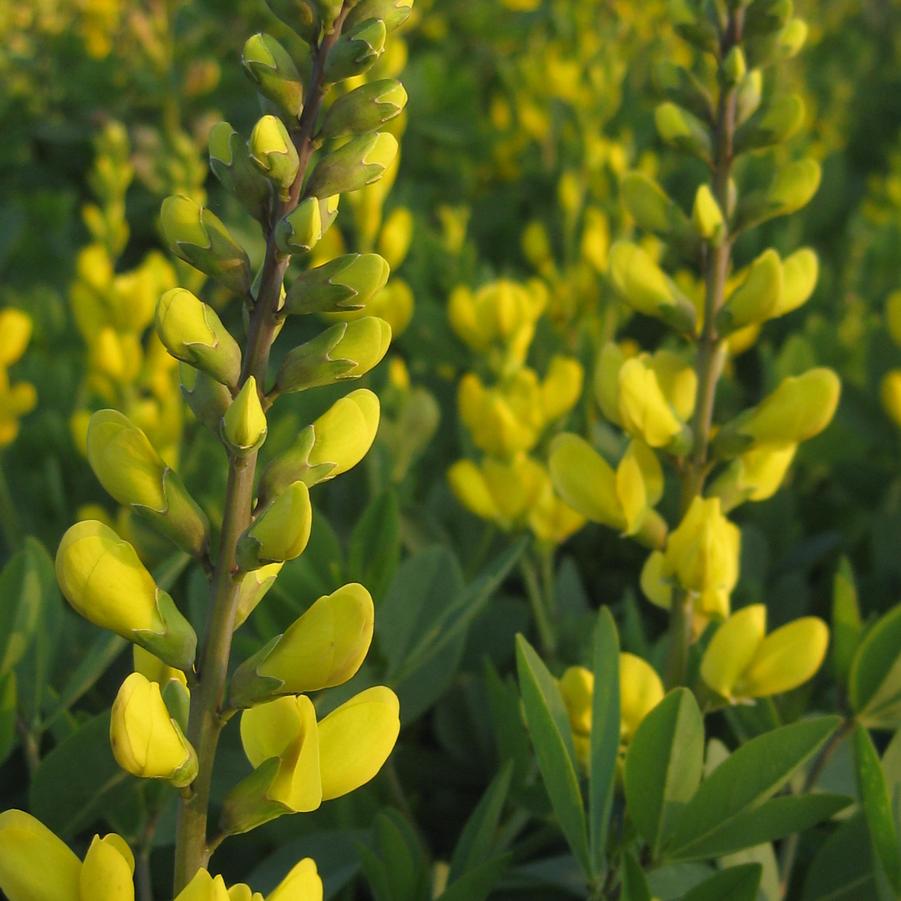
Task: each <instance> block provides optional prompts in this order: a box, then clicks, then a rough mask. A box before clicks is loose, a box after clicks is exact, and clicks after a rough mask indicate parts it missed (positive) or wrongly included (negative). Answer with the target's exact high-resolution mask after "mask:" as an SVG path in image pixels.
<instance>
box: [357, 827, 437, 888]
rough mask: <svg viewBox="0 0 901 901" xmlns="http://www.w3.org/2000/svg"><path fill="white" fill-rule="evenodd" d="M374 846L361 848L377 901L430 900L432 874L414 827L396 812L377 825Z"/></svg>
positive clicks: (365, 867)
mask: <svg viewBox="0 0 901 901" xmlns="http://www.w3.org/2000/svg"><path fill="white" fill-rule="evenodd" d="M372 829H373V835H374V842H373V845H374V847H373V848H372V849H370V848H367V847H365V846H363V845H360V846H359V847H358V849H357V850H358V852H359V854H360V859H361V861H362V865H363V872H364V873H365V875H366V878H367V879H368V880H369V885H370V888H371V889H372V892H373V895H374V896H375V898H376V899H377V901H396V899H398V898H404V899H409V901H426V899H428V898H429V897H430V893H429V891H428V885H429V873H428V866H427V863H426V858H425V852H424V851H423V848H422V844H421V843H420V841H419V838H418V837H417V835H416V832H415V831H414V829H413V827H412V826H411V825H410V823H408V822H407V820H406V819H405V818H404V817H403V816H401V814H399V813H398V812H397V811H395V810H388V811H386V812H385V813H381V814H379V816H378V817H376V819H375V822H374V823H373V827H372Z"/></svg>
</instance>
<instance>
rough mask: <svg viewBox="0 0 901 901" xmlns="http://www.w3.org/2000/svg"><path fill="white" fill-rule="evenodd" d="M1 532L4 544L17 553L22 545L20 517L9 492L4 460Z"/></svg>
mask: <svg viewBox="0 0 901 901" xmlns="http://www.w3.org/2000/svg"><path fill="white" fill-rule="evenodd" d="M0 531H2V533H3V542H4V544H6V546H7V548H8V549H9V551H10V553H14V552H15V551H17V550H18V549H19V547H20V546H21V543H22V532H21V529H20V528H19V516H18V514H17V513H16V505H15V504H14V503H13V498H12V494H11V492H10V490H9V482H7V480H6V473H5V472H4V469H3V461H2V460H0Z"/></svg>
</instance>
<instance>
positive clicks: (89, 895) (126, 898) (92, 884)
mask: <svg viewBox="0 0 901 901" xmlns="http://www.w3.org/2000/svg"><path fill="white" fill-rule="evenodd" d="M134 869H135V861H134V855H133V854H132V852H131V849H130V848H129V847H128V845H127V843H126V842H125V840H124V839H122V838H121V837H120V836H118V835H116V834H114V833H113V834H110V835H107V836H105V837H103V838H101V837H100V836H99V835H95V836H94V839H93V841H92V842H91V845H90V847H89V848H88V852H87V854H86V855H85V859H84V862H82V861H80V860H79V859H78V858H77V857H76V856H75V854H74V853H73V852H72V851H71V850H70V849H69V847H68V845H66V844H65V843H64V842H63V841H62V840H61V839H59V838H57V837H56V836H55V835H54V834H53V833H52V832H51V831H50V830H49V829H48V828H47V827H46V826H44V824H43V823H41V822H40V821H39V820H37V819H35V818H34V817H33V816H31V814H28V813H25V812H24V811H22V810H6V811H4V812H3V813H0V890H2V891H3V893H4V894H5V896H6V897H7V898H8V899H9V901H134V897H135V890H134V882H133V874H134Z"/></svg>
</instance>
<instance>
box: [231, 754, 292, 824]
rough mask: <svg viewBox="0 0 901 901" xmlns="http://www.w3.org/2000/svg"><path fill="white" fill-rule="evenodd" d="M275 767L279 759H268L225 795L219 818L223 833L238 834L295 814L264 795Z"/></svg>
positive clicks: (276, 771) (275, 770) (274, 775)
mask: <svg viewBox="0 0 901 901" xmlns="http://www.w3.org/2000/svg"><path fill="white" fill-rule="evenodd" d="M278 768H279V759H278V757H270V758H269V760H266V761H264V762H263V763H261V764H260V765H259V766H258V767H257V768H256V769H255V770H254V771H253V772H252V773H251V774H250V775H249V776H247V777H246V778H244V779H242V780H241V781H240V782H239V783H238V784H237V785H236V786H235V787H234V788H233V789H232V790H231V791H230V792H229V793H228V795H227V796H226V798H225V802H224V803H223V805H222V814H221V815H220V818H219V828H220V829H221V830H222V832H224V833H225V834H226V835H241V834H242V833H244V832H250V830H251V829H256V827H257V826H262V825H263V824H264V823H268V822H270V821H271V820H274V819H276V818H277V817H280V816H284V815H285V814H286V813H294V811H293V810H291V808H290V807H288V806H286V805H285V804H282V803H281V802H280V801H273V800H272V799H271V798H269V797H268V795H267V792H268V791H269V787H270V786H271V785H272V781H273V779H275V777H276V774H277V773H278Z"/></svg>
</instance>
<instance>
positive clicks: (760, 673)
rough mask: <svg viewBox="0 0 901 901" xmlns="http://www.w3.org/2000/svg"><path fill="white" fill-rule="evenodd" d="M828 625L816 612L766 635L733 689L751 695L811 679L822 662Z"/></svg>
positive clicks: (759, 695) (826, 643) (827, 640)
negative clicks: (739, 683) (736, 686)
mask: <svg viewBox="0 0 901 901" xmlns="http://www.w3.org/2000/svg"><path fill="white" fill-rule="evenodd" d="M828 644H829V629H828V627H827V626H826V623H824V622H823V621H822V620H821V619H819V618H818V617H816V616H804V617H802V618H801V619H796V620H795V621H794V622H791V623H788V625H785V626H782V627H781V628H779V629H776V631H775V632H772V633H771V634H770V635H767V637H766V638H764V640H763V641H762V642H761V643H760V646H759V648H758V649H757V653H756V654H755V656H754V660H753V661H752V662H751V665H750V666H749V667H748V669H747V670H746V671H745V674H744V679H743V680H742V683H741V685H740V686H738V688H737V689H736V691H741V692H742V693H743V694H745V695H747V696H749V697H752V698H760V697H765V696H767V695H774V694H780V693H781V692H783V691H791V689H793V688H797V687H798V686H799V685H802V684H803V683H804V682H806V681H807V680H808V679H812V678H813V676H814V675H815V674H816V672H817V670H818V669H819V668H820V666H821V665H822V663H823V658H824V657H825V655H826V648H827V646H828Z"/></svg>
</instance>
